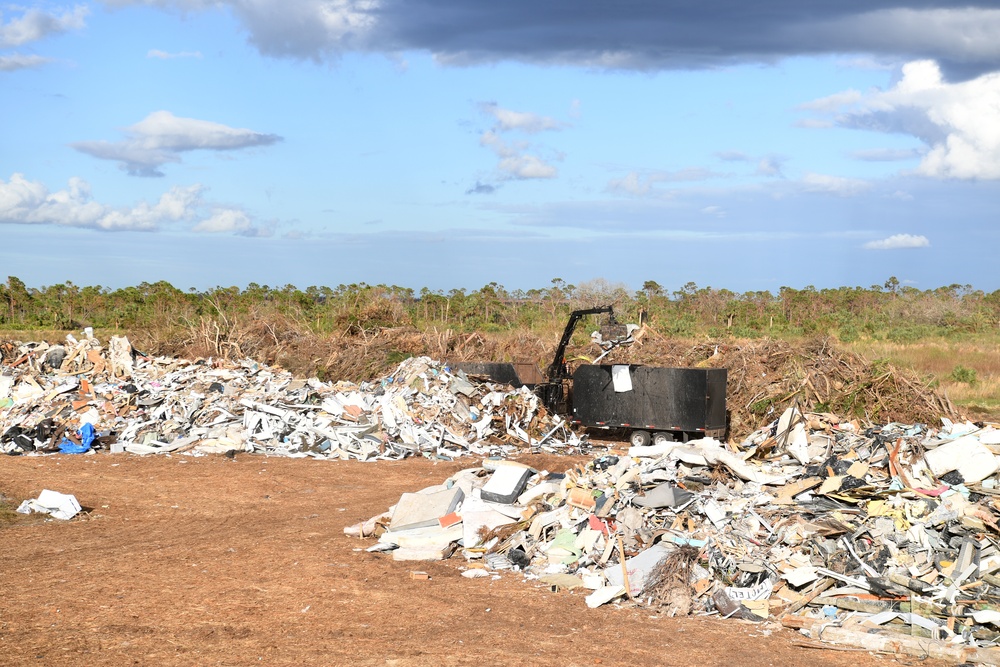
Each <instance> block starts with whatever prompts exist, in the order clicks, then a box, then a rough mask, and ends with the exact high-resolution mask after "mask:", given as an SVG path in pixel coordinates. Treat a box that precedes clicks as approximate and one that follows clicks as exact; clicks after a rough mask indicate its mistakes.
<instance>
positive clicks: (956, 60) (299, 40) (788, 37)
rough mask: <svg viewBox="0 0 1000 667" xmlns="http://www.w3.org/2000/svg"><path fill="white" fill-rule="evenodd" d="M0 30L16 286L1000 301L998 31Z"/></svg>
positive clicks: (172, 10)
mask: <svg viewBox="0 0 1000 667" xmlns="http://www.w3.org/2000/svg"><path fill="white" fill-rule="evenodd" d="M0 11H2V13H0V104H2V108H3V109H4V111H3V114H2V116H0V118H2V119H3V125H2V127H3V130H2V132H0V274H2V275H0V279H2V277H3V276H7V275H15V276H18V277H19V278H21V279H22V280H24V281H25V282H27V283H28V284H29V285H33V286H42V285H51V284H55V283H59V282H65V281H67V280H71V281H73V282H74V283H76V284H79V285H94V284H100V285H104V286H110V287H119V286H124V285H134V284H138V283H140V282H144V281H145V282H154V281H157V280H167V281H169V282H171V283H173V284H174V285H175V286H177V287H180V288H182V289H186V288H188V287H196V288H199V289H204V288H208V287H212V286H215V285H223V286H227V285H237V286H241V287H242V286H245V285H246V284H248V283H250V282H256V283H259V284H267V285H272V286H276V285H279V286H280V285H285V284H288V283H291V284H294V285H297V286H299V287H306V286H308V285H329V286H336V285H338V284H342V283H343V284H350V283H358V282H367V283H369V284H377V283H387V284H397V285H403V286H408V287H413V288H417V289H419V288H421V287H429V288H431V289H444V290H448V289H451V288H459V287H460V288H467V289H476V288H478V287H481V286H482V285H485V284H486V283H489V282H492V281H495V282H498V283H500V284H502V285H504V286H506V287H507V288H508V289H512V290H513V289H528V288H533V287H546V286H548V285H549V284H550V281H551V280H552V279H553V278H562V279H564V280H566V281H567V282H569V283H574V284H582V283H586V282H588V281H592V280H595V279H603V280H606V281H608V282H610V283H612V284H623V285H624V286H626V287H627V288H629V289H637V288H639V287H641V285H642V283H643V282H644V281H646V280H655V281H656V282H658V283H660V284H661V285H663V286H664V287H666V288H668V290H669V289H676V288H679V287H680V286H682V285H684V284H686V283H688V282H695V283H697V284H698V285H700V286H712V287H718V288H727V289H731V290H734V291H739V292H743V291H750V290H764V289H767V290H772V291H777V290H778V289H779V288H780V287H781V286H785V285H787V286H791V287H797V288H800V287H803V286H806V285H814V286H816V287H837V286H841V285H848V286H855V285H861V286H869V285H872V284H882V283H883V282H885V280H886V279H887V278H888V277H889V276H896V277H897V278H898V279H899V280H900V281H901V282H902V283H903V284H907V285H912V286H914V287H917V288H919V289H930V288H934V287H938V286H942V285H950V284H954V283H958V284H971V285H973V286H974V287H976V288H978V289H983V290H986V291H993V290H996V289H1000V272H998V271H997V270H996V269H995V268H994V267H995V259H994V258H995V256H996V248H997V247H1000V244H998V241H1000V238H998V237H1000V233H998V229H997V222H998V220H997V217H998V216H997V214H998V212H1000V187H998V183H1000V39H998V38H997V35H1000V9H997V8H995V6H994V5H993V3H986V2H971V3H969V4H967V5H965V6H963V7H961V8H957V9H956V8H954V3H950V2H939V1H935V0H909V1H908V2H904V1H885V0H868V1H866V2H860V0H841V1H839V2H826V1H822V2H818V1H817V2H793V1H792V0H761V2H757V3H750V4H748V3H745V2H735V0H705V1H702V2H698V3H664V2H659V1H648V2H647V1H644V0H636V1H633V2H623V3H597V2H590V0H584V1H583V2H581V1H579V0H574V1H573V2H569V1H564V0H558V1H555V2H550V3H544V4H539V3H529V2H527V1H526V0H510V1H508V2H504V3H469V2H467V1H466V0H409V1H407V2H403V1H402V0H302V1H300V2H289V1H287V0H286V1H284V2H278V1H277V0H217V1H214V2H210V1H208V0H150V1H148V2H130V1H128V0H115V1H113V2H106V3H100V2H95V3H80V4H63V3H29V4H27V5H24V4H16V5H15V4H8V5H2V6H0Z"/></svg>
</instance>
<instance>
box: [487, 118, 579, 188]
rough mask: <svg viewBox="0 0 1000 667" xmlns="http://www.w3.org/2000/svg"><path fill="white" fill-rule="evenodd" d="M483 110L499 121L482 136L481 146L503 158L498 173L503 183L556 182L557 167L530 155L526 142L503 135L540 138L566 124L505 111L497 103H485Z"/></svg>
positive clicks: (498, 166) (499, 163) (498, 164)
mask: <svg viewBox="0 0 1000 667" xmlns="http://www.w3.org/2000/svg"><path fill="white" fill-rule="evenodd" d="M479 109H480V111H482V112H483V113H485V114H487V115H489V116H492V117H493V118H494V120H495V121H496V123H495V124H494V126H493V127H492V128H491V129H489V130H486V131H485V132H483V134H482V135H480V137H479V144H480V145H481V146H485V147H486V148H489V149H491V150H492V151H493V152H494V153H496V154H497V157H498V158H500V160H499V162H498V163H497V170H498V171H499V172H500V175H499V178H500V179H501V180H531V179H543V178H555V177H556V176H557V175H558V170H557V169H556V168H555V166H554V165H552V164H550V163H549V162H547V161H546V160H544V159H542V158H541V157H539V156H538V155H532V154H530V153H528V152H527V151H528V150H529V149H530V146H529V145H528V144H527V143H526V142H524V141H511V142H508V141H505V140H504V139H503V138H502V137H501V136H500V133H501V132H512V131H516V132H525V133H527V134H537V133H539V132H545V131H553V130H561V129H563V128H564V127H566V126H567V125H566V123H563V122H561V121H558V120H556V119H554V118H550V117H548V116H541V115H538V114H535V113H530V112H525V111H512V110H510V109H503V108H501V107H500V106H499V105H498V104H497V103H496V102H482V103H480V104H479ZM536 148H537V147H536Z"/></svg>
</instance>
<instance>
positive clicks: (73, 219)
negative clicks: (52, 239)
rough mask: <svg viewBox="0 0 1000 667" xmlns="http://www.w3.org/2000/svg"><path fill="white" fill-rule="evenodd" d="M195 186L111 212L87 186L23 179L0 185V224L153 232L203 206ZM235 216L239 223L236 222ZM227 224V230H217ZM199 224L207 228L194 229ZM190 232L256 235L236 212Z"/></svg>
mask: <svg viewBox="0 0 1000 667" xmlns="http://www.w3.org/2000/svg"><path fill="white" fill-rule="evenodd" d="M203 192H204V188H203V187H202V186H201V185H191V186H188V187H173V188H171V189H170V190H168V191H167V192H165V193H164V194H163V195H161V196H160V198H159V200H157V201H156V202H155V203H152V204H150V203H149V202H145V201H142V202H139V203H138V204H136V205H135V206H133V207H131V208H127V207H126V208H115V207H112V206H108V205H106V204H101V203H100V202H97V201H94V199H93V197H92V195H91V191H90V185H89V184H88V183H87V182H86V181H84V180H83V179H81V178H76V177H74V178H71V179H70V180H69V183H68V185H67V187H66V189H64V190H57V191H55V192H50V191H49V190H48V188H46V187H45V185H43V184H42V183H40V182H38V181H29V180H28V179H26V178H25V177H24V175H23V174H13V175H12V176H11V177H10V180H8V181H6V182H4V181H2V180H0V225H3V224H21V225H52V226H55V227H79V228H87V229H95V230H102V231H126V230H131V231H155V230H158V229H160V228H161V227H162V226H163V225H165V224H171V223H182V222H193V221H194V220H197V218H198V214H199V211H200V210H201V209H202V208H204V207H205V202H204V201H203V199H202V193H203ZM240 216H242V219H243V220H245V221H246V222H245V224H243V223H241V222H240V220H241V218H240ZM226 224H228V228H223V227H224V226H225V225H226ZM203 225H208V227H213V226H214V228H211V229H198V227H201V226H203ZM195 230H196V231H229V232H233V233H240V234H245V235H246V234H248V233H256V232H257V231H258V230H256V229H255V228H253V227H252V226H251V225H250V221H249V219H248V218H247V217H246V214H245V213H243V212H242V211H233V210H230V209H219V210H217V211H216V212H215V213H214V214H213V215H212V216H211V217H210V218H209V219H208V220H206V221H204V222H202V223H199V224H198V225H196V227H195Z"/></svg>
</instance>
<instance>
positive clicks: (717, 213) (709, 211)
mask: <svg viewBox="0 0 1000 667" xmlns="http://www.w3.org/2000/svg"><path fill="white" fill-rule="evenodd" d="M701 212H702V213H704V214H705V215H710V216H712V217H715V218H724V217H726V209H724V208H722V207H721V206H706V207H705V208H703V209H701Z"/></svg>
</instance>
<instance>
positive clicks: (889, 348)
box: [848, 339, 1000, 420]
mask: <svg viewBox="0 0 1000 667" xmlns="http://www.w3.org/2000/svg"><path fill="white" fill-rule="evenodd" d="M848 347H850V348H851V349H852V350H854V351H855V352H857V353H859V354H861V355H863V356H865V357H867V358H868V359H880V358H881V359H888V360H889V362H891V363H892V364H894V365H897V366H901V367H905V368H912V369H914V370H915V371H917V372H918V373H924V374H927V375H930V376H932V377H934V379H936V380H937V381H938V383H939V386H940V387H941V389H943V390H944V391H945V392H946V393H947V394H948V397H949V398H950V399H951V400H952V402H954V403H955V405H957V406H960V407H962V408H964V409H966V410H967V412H968V416H969V418H988V419H991V420H998V419H1000V343H998V342H997V341H996V340H994V339H969V340H961V341H954V340H946V339H930V340H922V341H918V342H912V343H898V342H891V341H872V340H862V341H857V342H854V343H851V344H849V345H848ZM968 371H973V372H972V373H970V372H968ZM970 378H975V381H974V382H970V381H969V379H970ZM963 380H964V381H963Z"/></svg>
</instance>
